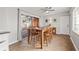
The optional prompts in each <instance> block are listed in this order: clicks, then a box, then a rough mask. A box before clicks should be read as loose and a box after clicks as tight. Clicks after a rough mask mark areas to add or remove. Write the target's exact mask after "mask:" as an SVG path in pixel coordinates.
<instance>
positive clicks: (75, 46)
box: [70, 37, 79, 51]
mask: <svg viewBox="0 0 79 59" xmlns="http://www.w3.org/2000/svg"><path fill="white" fill-rule="evenodd" d="M70 39H71V41H72V43H73V45H74V47H75V50H76V51H79V50H78V48H77V47H76V45H75V43H74V41H73V39H72V38H71V37H70Z"/></svg>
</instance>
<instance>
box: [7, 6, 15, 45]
mask: <svg viewBox="0 0 79 59" xmlns="http://www.w3.org/2000/svg"><path fill="white" fill-rule="evenodd" d="M6 16H7V27H8V28H7V30H8V31H10V36H9V43H10V44H12V43H14V42H16V41H17V8H11V7H10V8H6Z"/></svg>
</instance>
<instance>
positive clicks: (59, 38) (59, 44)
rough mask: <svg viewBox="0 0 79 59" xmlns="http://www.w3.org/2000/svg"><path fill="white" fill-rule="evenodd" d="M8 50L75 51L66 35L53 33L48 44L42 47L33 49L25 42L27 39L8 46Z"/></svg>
mask: <svg viewBox="0 0 79 59" xmlns="http://www.w3.org/2000/svg"><path fill="white" fill-rule="evenodd" d="M9 49H10V51H75V48H74V46H73V44H72V42H71V40H70V37H69V36H68V35H54V36H53V38H52V40H51V42H50V43H49V44H48V46H43V49H35V48H33V47H32V46H30V45H28V44H27V39H23V40H22V41H21V42H17V43H15V44H12V45H10V46H9Z"/></svg>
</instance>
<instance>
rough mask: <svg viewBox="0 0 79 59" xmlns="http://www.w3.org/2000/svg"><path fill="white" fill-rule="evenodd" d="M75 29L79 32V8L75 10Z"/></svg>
mask: <svg viewBox="0 0 79 59" xmlns="http://www.w3.org/2000/svg"><path fill="white" fill-rule="evenodd" d="M73 31H74V32H76V33H79V8H78V7H77V8H74V10H73Z"/></svg>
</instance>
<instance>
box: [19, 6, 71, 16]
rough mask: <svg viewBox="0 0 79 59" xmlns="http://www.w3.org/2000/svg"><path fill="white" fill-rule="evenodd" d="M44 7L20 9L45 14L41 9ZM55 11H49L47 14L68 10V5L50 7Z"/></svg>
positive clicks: (35, 13)
mask: <svg viewBox="0 0 79 59" xmlns="http://www.w3.org/2000/svg"><path fill="white" fill-rule="evenodd" d="M42 8H44V7H21V8H20V9H22V10H25V11H26V12H29V13H32V14H34V15H39V16H40V15H46V13H45V12H43V11H42V10H41V9H42ZM52 8H53V9H55V11H50V12H49V15H52V14H60V13H66V12H69V11H70V7H52Z"/></svg>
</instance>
